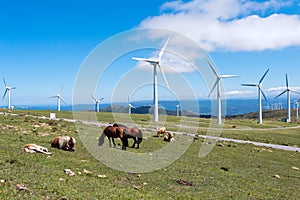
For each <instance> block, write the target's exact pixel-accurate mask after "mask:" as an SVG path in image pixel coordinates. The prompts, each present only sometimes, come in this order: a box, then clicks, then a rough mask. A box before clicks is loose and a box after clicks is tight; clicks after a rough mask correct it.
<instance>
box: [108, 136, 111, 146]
mask: <svg viewBox="0 0 300 200" xmlns="http://www.w3.org/2000/svg"><path fill="white" fill-rule="evenodd" d="M107 138H108V141H109V147H111V141H110V137H108V136H107Z"/></svg>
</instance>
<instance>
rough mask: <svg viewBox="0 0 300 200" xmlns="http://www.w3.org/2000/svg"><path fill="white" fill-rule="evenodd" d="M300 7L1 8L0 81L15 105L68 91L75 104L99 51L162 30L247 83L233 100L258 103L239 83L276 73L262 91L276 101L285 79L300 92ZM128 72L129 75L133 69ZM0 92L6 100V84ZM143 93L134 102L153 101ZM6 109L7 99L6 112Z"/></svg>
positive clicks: (230, 86)
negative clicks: (82, 73)
mask: <svg viewBox="0 0 300 200" xmlns="http://www.w3.org/2000/svg"><path fill="white" fill-rule="evenodd" d="M299 4H300V1H289V0H287V1H280V0H270V1H261V0H260V1H247V0H240V1H238V0H224V1H219V0H211V1H205V0H195V1H169V2H167V1H160V0H156V1H153V0H143V1H89V0H87V1H55V0H51V1H50V0H46V1H38V0H36V1H32V0H29V1H13V0H12V1H8V0H7V1H6V0H1V1H0V69H1V71H0V76H1V77H4V78H5V79H6V82H7V83H8V85H10V86H15V87H17V89H16V90H13V91H12V103H13V104H14V105H20V104H23V105H24V104H25V105H26V104H27V105H28V104H55V103H56V102H55V100H53V99H49V98H48V96H51V95H55V94H57V93H58V92H60V90H61V87H62V86H63V87H64V88H63V91H62V92H61V95H62V96H63V97H64V99H65V100H66V101H67V102H68V103H69V104H70V103H71V102H72V92H73V84H74V81H75V79H76V76H77V74H78V71H79V69H80V66H81V64H82V63H83V61H84V60H85V58H86V57H87V56H88V55H89V54H90V52H91V51H92V50H93V49H94V48H95V47H96V46H97V45H99V43H101V42H103V41H105V40H106V39H108V38H110V37H112V36H114V35H116V34H119V33H121V32H123V31H127V30H130V29H132V28H137V27H139V28H145V27H159V28H166V29H170V30H173V31H176V32H178V33H180V34H183V35H186V36H187V37H189V38H191V40H193V41H195V42H197V43H198V44H199V45H200V46H201V47H202V48H203V49H204V50H205V51H207V52H208V54H209V56H210V57H211V58H212V59H213V61H214V63H215V64H216V67H217V69H218V71H219V72H220V74H238V75H241V77H240V78H235V79H227V80H224V85H225V91H226V93H227V98H236V97H243V98H244V97H251V98H256V96H257V91H256V88H248V87H241V83H256V82H258V80H259V79H260V77H261V76H262V75H263V73H264V72H265V71H266V69H267V68H270V72H269V74H268V75H267V77H266V78H265V80H264V85H263V88H264V91H265V93H266V95H267V96H268V97H270V98H273V97H274V96H276V94H278V93H280V92H281V91H283V88H281V87H282V86H284V84H285V73H288V77H289V83H290V86H291V87H292V88H294V89H295V90H298V91H300V79H299V74H300V57H299V53H300V5H299ZM170 43H171V42H170ZM138 54H139V53H138ZM149 54H150V52H143V53H142V54H139V55H143V56H151V55H149ZM130 55H131V54H130ZM132 55H133V54H132ZM139 55H137V56H139ZM123 65H124V70H125V71H126V70H128V71H130V70H132V68H133V67H134V66H135V62H134V61H132V60H129V61H128V63H127V62H124V63H123ZM149 75H150V79H151V74H149ZM167 75H168V74H167ZM145 76H147V75H145ZM170 79H172V77H171V78H170ZM0 85H1V87H2V89H1V90H0V91H2V94H3V93H4V84H3V83H0ZM144 90H145V91H144V92H146V93H147V91H148V92H149V93H147V95H146V94H144V92H143V91H140V94H139V95H138V93H139V91H137V92H136V93H135V94H137V95H136V96H135V97H133V100H139V99H141V98H142V97H144V98H146V99H151V98H152V87H151V86H149V85H148V86H145V88H144ZM161 91H165V90H164V89H161ZM196 93H197V94H196V95H197V96H198V97H199V98H204V97H207V95H208V91H207V88H203V89H201V88H200V89H199V90H198V91H197V92H196ZM2 94H1V97H2ZM148 94H149V95H148ZM95 95H96V96H98V97H100V96H101V97H104V98H105V100H106V101H109V99H110V98H111V95H110V92H109V91H108V89H107V90H106V89H105V88H101V89H100V88H99V89H98V90H97V91H96V92H95ZM164 98H166V99H167V98H172V95H171V96H168V95H165V96H164ZM294 98H300V96H297V95H296V96H294ZM120 100H126V99H120ZM91 102H92V99H91ZM6 104H7V103H6V99H4V100H2V99H1V101H0V106H2V105H6Z"/></svg>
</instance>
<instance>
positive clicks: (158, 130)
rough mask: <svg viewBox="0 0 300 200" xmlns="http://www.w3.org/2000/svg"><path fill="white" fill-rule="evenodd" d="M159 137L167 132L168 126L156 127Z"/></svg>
mask: <svg viewBox="0 0 300 200" xmlns="http://www.w3.org/2000/svg"><path fill="white" fill-rule="evenodd" d="M156 133H157V137H160V135H163V136H164V134H165V133H166V127H161V128H157V129H156Z"/></svg>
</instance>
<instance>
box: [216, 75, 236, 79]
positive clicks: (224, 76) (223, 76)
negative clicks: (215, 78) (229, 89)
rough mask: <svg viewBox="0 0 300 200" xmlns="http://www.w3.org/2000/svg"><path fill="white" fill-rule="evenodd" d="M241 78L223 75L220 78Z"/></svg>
mask: <svg viewBox="0 0 300 200" xmlns="http://www.w3.org/2000/svg"><path fill="white" fill-rule="evenodd" d="M236 77H240V76H239V75H221V76H220V78H236Z"/></svg>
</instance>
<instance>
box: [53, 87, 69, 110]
mask: <svg viewBox="0 0 300 200" xmlns="http://www.w3.org/2000/svg"><path fill="white" fill-rule="evenodd" d="M62 90H63V87H62V88H61V90H60V93H61V92H62ZM49 98H57V111H60V101H62V102H63V103H66V102H65V101H64V99H63V98H62V96H61V95H60V94H57V95H54V96H50V97H49Z"/></svg>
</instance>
